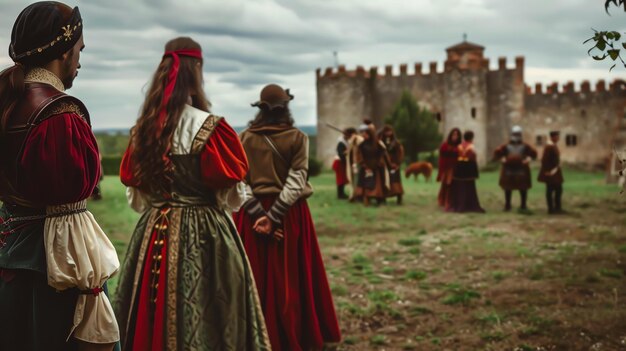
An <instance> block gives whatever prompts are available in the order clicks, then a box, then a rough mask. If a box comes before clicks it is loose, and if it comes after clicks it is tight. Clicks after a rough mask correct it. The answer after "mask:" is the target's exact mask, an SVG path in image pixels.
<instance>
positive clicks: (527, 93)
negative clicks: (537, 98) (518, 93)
mask: <svg viewBox="0 0 626 351" xmlns="http://www.w3.org/2000/svg"><path fill="white" fill-rule="evenodd" d="M524 88H525V89H526V95H531V94H532V93H533V91H532V89H531V88H530V85H524Z"/></svg>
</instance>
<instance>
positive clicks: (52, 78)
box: [24, 67, 65, 92]
mask: <svg viewBox="0 0 626 351" xmlns="http://www.w3.org/2000/svg"><path fill="white" fill-rule="evenodd" d="M24 81H26V82H31V83H44V84H48V85H52V87H54V88H55V89H56V90H58V91H60V92H63V91H65V86H63V82H61V79H59V77H57V76H56V75H55V74H54V73H52V72H50V71H48V70H47V69H45V68H41V67H35V68H33V69H31V70H30V71H28V72H27V73H26V76H25V77H24Z"/></svg>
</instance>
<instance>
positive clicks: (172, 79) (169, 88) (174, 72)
mask: <svg viewBox="0 0 626 351" xmlns="http://www.w3.org/2000/svg"><path fill="white" fill-rule="evenodd" d="M168 56H172V59H173V60H174V63H173V64H172V67H171V68H170V71H169V73H168V75H167V85H166V86H165V92H164V93H163V102H162V103H161V112H159V118H158V120H157V138H158V137H160V136H161V133H162V132H163V127H165V117H166V116H167V103H168V102H169V101H170V97H172V93H173V92H174V87H175V86H176V78H177V77H178V69H179V68H180V56H188V57H194V58H198V59H202V51H200V50H199V49H183V50H174V51H166V52H165V54H163V59H165V58H166V57H168Z"/></svg>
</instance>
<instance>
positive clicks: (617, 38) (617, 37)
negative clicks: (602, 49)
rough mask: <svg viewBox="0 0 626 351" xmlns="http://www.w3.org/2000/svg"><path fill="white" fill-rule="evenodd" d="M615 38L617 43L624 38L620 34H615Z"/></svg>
mask: <svg viewBox="0 0 626 351" xmlns="http://www.w3.org/2000/svg"><path fill="white" fill-rule="evenodd" d="M613 38H615V40H616V41H617V40H620V39H621V38H622V35H621V34H620V33H619V32H613Z"/></svg>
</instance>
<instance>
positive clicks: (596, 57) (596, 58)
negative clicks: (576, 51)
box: [591, 55, 608, 61]
mask: <svg viewBox="0 0 626 351" xmlns="http://www.w3.org/2000/svg"><path fill="white" fill-rule="evenodd" d="M607 56H608V55H603V56H602V57H600V56H591V57H593V59H594V60H596V61H602V60H604V59H605V58H606V57H607Z"/></svg>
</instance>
